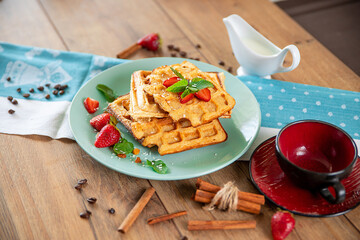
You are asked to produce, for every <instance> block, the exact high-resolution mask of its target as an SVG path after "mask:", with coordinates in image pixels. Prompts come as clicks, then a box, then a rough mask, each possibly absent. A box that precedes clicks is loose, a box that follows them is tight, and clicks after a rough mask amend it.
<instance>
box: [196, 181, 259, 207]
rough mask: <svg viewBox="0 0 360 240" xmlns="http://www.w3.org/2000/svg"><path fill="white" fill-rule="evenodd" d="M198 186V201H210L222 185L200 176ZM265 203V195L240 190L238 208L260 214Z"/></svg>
mask: <svg viewBox="0 0 360 240" xmlns="http://www.w3.org/2000/svg"><path fill="white" fill-rule="evenodd" d="M196 188H197V189H196V193H195V195H194V197H193V199H194V200H195V201H196V202H201V203H210V202H211V200H212V199H213V198H214V196H215V195H216V193H217V192H218V191H220V189H221V187H219V186H216V185H213V184H211V183H209V182H206V181H204V180H201V179H200V178H198V179H197V181H196ZM217 204H218V203H217ZM264 204H265V198H264V196H263V195H260V194H255V193H248V192H242V191H239V192H238V204H237V210H241V211H244V212H248V213H253V214H259V213H260V210H261V205H264Z"/></svg>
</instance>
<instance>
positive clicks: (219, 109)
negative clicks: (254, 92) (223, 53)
mask: <svg viewBox="0 0 360 240" xmlns="http://www.w3.org/2000/svg"><path fill="white" fill-rule="evenodd" d="M171 67H173V68H174V69H176V70H177V71H179V72H180V73H181V74H182V75H183V76H184V77H185V78H187V79H193V78H195V77H201V78H204V79H206V80H208V81H211V82H212V83H213V85H214V87H213V88H209V90H210V92H211V100H210V101H209V102H205V101H201V100H199V99H197V98H193V99H192V100H190V101H189V102H187V103H185V104H181V103H180V101H179V96H178V93H172V92H167V91H166V87H165V86H164V85H163V81H165V80H166V79H168V78H170V77H174V76H175V74H174V73H173V72H172V71H171V69H170V66H163V67H159V68H156V69H154V70H153V71H152V73H151V74H150V75H149V76H147V78H148V79H150V81H149V83H148V84H147V86H145V87H144V90H145V91H146V92H147V93H149V94H150V95H152V96H153V97H154V100H155V102H156V103H158V104H159V106H160V107H161V108H162V109H163V110H164V111H166V112H168V113H169V116H170V117H171V118H172V119H173V120H174V121H175V122H177V121H179V120H180V119H187V120H189V121H190V122H191V125H192V126H194V127H196V126H200V125H202V124H204V123H208V122H211V121H212V120H214V119H216V118H218V117H221V116H222V115H224V114H225V113H227V112H229V111H230V110H231V109H232V108H233V107H234V106H235V100H234V99H233V98H232V97H231V96H230V95H229V94H228V93H227V92H226V91H225V90H223V88H222V87H221V85H220V83H219V82H218V81H217V80H216V79H215V78H214V76H213V74H209V73H206V72H201V71H200V70H199V69H198V68H197V67H196V66H195V65H193V64H191V63H189V62H187V61H184V62H183V63H181V64H174V65H171Z"/></svg>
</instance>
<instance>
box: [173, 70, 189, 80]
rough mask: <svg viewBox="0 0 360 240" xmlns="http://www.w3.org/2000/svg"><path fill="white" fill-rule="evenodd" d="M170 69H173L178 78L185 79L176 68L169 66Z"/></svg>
mask: <svg viewBox="0 0 360 240" xmlns="http://www.w3.org/2000/svg"><path fill="white" fill-rule="evenodd" d="M170 69H171V71H173V73H174V74H175V75H176V76H178V77H179V78H181V79H183V80H186V78H184V76H183V75H181V73H179V72H178V71H177V70H175V69H173V68H172V67H170Z"/></svg>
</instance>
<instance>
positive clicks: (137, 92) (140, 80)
mask: <svg viewBox="0 0 360 240" xmlns="http://www.w3.org/2000/svg"><path fill="white" fill-rule="evenodd" d="M150 73H151V71H136V72H134V73H133V74H132V75H131V87H130V112H131V116H132V117H133V118H134V119H139V118H144V117H155V118H163V117H167V116H168V114H167V113H166V112H164V111H163V110H162V109H161V108H160V107H159V105H158V104H157V103H155V102H154V99H153V97H152V96H151V95H149V94H147V93H145V92H144V87H145V86H146V85H147V84H146V82H147V81H148V80H147V79H146V77H147V76H148V75H149V74H150Z"/></svg>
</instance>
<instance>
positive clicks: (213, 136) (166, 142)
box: [108, 95, 227, 155]
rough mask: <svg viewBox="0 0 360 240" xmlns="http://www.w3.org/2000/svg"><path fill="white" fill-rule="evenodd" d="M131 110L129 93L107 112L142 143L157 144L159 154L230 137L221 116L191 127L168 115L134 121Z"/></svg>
mask: <svg viewBox="0 0 360 240" xmlns="http://www.w3.org/2000/svg"><path fill="white" fill-rule="evenodd" d="M129 109H130V97H129V95H124V96H121V97H119V98H117V99H116V100H115V101H114V102H112V103H110V104H109V106H108V111H109V112H110V113H111V114H113V115H114V116H116V118H117V119H118V120H119V121H120V122H121V123H123V124H124V126H125V127H126V128H127V129H128V130H129V131H130V132H131V134H132V135H133V136H134V137H135V138H136V139H137V140H138V141H139V142H140V143H141V144H142V145H143V146H146V147H152V146H155V145H156V146H158V152H159V153H160V155H165V154H171V153H177V152H182V151H185V150H189V149H193V148H200V147H205V146H208V145H212V144H217V143H221V142H224V141H225V140H226V139H227V134H226V132H225V130H224V129H223V127H222V126H221V124H220V122H219V120H218V119H215V120H213V121H211V122H209V123H206V124H203V125H201V126H198V127H192V126H191V124H190V122H189V121H188V120H181V121H178V122H174V121H173V120H172V119H171V118H169V117H167V118H144V119H139V120H135V119H133V118H132V117H131V115H130V112H129Z"/></svg>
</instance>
